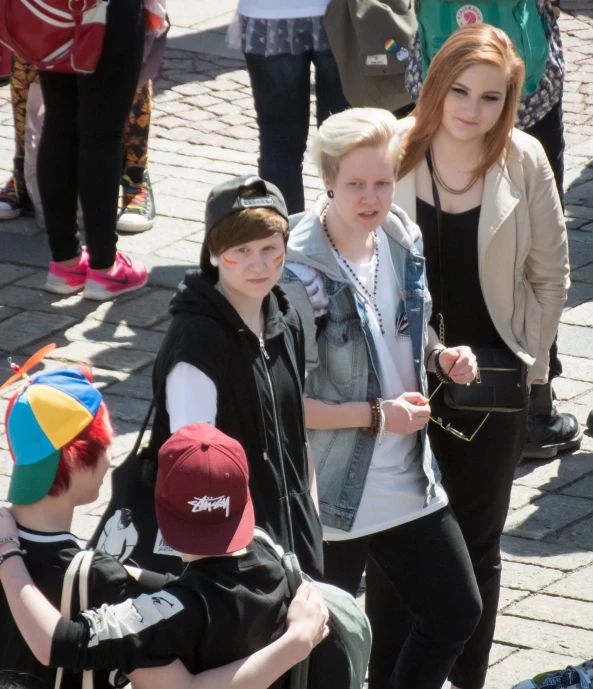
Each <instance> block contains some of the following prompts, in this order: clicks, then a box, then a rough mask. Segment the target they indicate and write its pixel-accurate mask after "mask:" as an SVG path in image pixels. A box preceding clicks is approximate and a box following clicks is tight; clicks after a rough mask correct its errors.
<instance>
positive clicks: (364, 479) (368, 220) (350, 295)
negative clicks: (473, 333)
mask: <svg viewBox="0 0 593 689" xmlns="http://www.w3.org/2000/svg"><path fill="white" fill-rule="evenodd" d="M398 129H399V127H398V125H397V121H396V119H395V117H393V115H391V114H390V113H389V112H387V111H385V110H378V109H373V108H358V109H357V108H355V109H352V110H348V111H345V112H343V113H339V114H336V115H333V116H331V117H330V118H328V119H327V120H326V121H325V122H324V123H323V125H322V126H321V127H320V129H319V132H318V134H317V136H316V138H315V140H314V144H313V153H314V156H315V158H316V161H317V164H318V166H319V169H320V172H321V176H322V178H323V183H324V185H325V188H326V194H324V195H323V197H321V198H320V199H319V200H318V202H317V204H316V205H315V207H314V208H312V209H311V210H310V211H309V212H307V213H306V214H303V215H302V216H298V217H297V218H293V220H294V221H296V225H295V226H294V227H293V229H292V231H291V233H290V237H289V242H288V250H287V261H288V262H287V265H286V268H285V271H284V274H283V279H282V286H283V288H284V290H285V291H286V293H287V294H288V296H289V298H290V301H291V303H292V304H293V306H294V307H295V308H296V309H297V310H298V311H299V314H300V316H301V319H302V321H303V327H304V330H305V336H306V344H307V346H306V359H307V362H306V364H307V369H308V375H307V378H306V382H305V416H306V425H307V431H308V437H309V441H310V443H311V450H312V452H313V457H314V461H315V464H316V469H317V476H318V491H319V505H320V513H321V520H322V522H323V525H324V541H325V542H324V562H325V573H324V579H325V581H327V582H329V583H332V584H334V585H337V586H340V587H342V588H344V589H346V590H347V591H350V592H351V593H352V594H356V592H357V590H358V587H359V584H360V581H361V577H362V574H363V571H364V568H365V566H366V564H367V562H369V561H371V560H372V561H374V562H376V563H377V564H378V566H379V567H380V568H381V570H382V571H383V572H384V574H385V575H386V576H387V577H388V579H389V581H390V582H391V584H392V586H393V587H394V588H395V590H396V591H397V593H398V596H399V597H400V599H401V600H402V602H403V603H404V604H405V605H406V606H407V607H408V608H409V609H410V610H411V611H412V613H413V614H414V615H415V621H414V625H413V628H412V630H411V632H410V633H409V635H408V636H407V638H406V639H405V641H404V642H403V643H402V644H398V643H397V640H396V639H395V638H394V635H393V633H392V631H391V630H392V628H393V626H394V622H395V620H394V619H393V618H392V617H390V614H389V611H388V610H387V609H384V612H383V614H380V613H379V614H376V615H373V619H372V622H373V623H374V628H373V637H374V639H373V644H374V645H377V644H378V645H385V644H387V645H390V646H391V648H392V654H393V660H394V666H395V670H394V672H393V675H392V676H391V679H390V680H389V687H395V688H398V689H404V688H406V689H407V688H408V687H414V689H440V688H441V687H442V685H443V683H444V682H445V680H446V679H447V676H448V673H449V671H450V669H451V667H452V666H453V664H454V662H455V659H456V658H457V656H458V655H459V654H460V653H461V651H462V649H463V646H464V644H465V641H466V639H468V638H469V637H470V636H471V634H472V632H473V630H474V628H475V626H476V624H477V623H478V620H479V618H480V614H481V604H480V598H479V593H478V590H477V586H476V582H475V577H474V574H473V572H472V568H471V563H470V559H469V555H468V553H467V549H466V546H465V543H464V541H463V537H462V535H461V531H460V529H459V526H458V524H457V521H456V519H455V516H454V514H453V512H452V511H451V509H450V507H449V506H448V499H447V495H446V493H445V491H444V490H443V488H442V487H441V485H440V482H439V472H438V468H437V466H436V464H435V461H434V458H433V455H432V452H431V450H430V446H429V443H428V439H427V434H426V425H427V424H428V421H429V419H430V414H431V412H430V405H429V399H427V396H426V390H427V383H426V369H427V366H429V365H430V368H432V369H433V370H435V367H436V370H437V371H442V372H444V374H447V375H448V376H449V377H450V378H451V379H452V380H454V381H455V382H456V383H469V382H470V381H472V380H473V378H474V376H475V374H476V360H475V356H474V355H473V353H472V351H471V350H470V349H469V348H468V347H464V346H457V347H451V348H445V347H443V346H442V345H440V344H439V342H438V338H437V336H436V333H435V332H434V330H433V329H432V328H431V327H430V326H428V319H429V316H430V310H431V301H430V295H429V293H428V290H427V287H426V280H425V272H424V259H423V257H422V242H421V236H420V231H419V228H418V226H417V225H415V224H414V223H413V222H411V221H410V219H409V218H408V217H407V216H406V214H405V213H404V212H403V211H402V210H401V209H399V208H398V207H397V206H395V205H393V193H394V185H395V167H396V163H397V158H398V155H399V136H398ZM435 570H438V571H436V572H435ZM372 593H373V592H372V591H371V590H369V588H368V587H367V601H368V600H369V599H371V598H372ZM374 653H375V649H374V650H373V655H374ZM373 655H372V656H371V665H370V668H369V689H384V687H385V686H386V681H383V680H382V679H381V678H378V677H377V676H376V672H375V668H374V666H373Z"/></svg>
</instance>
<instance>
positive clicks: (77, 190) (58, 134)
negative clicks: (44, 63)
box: [37, 0, 144, 269]
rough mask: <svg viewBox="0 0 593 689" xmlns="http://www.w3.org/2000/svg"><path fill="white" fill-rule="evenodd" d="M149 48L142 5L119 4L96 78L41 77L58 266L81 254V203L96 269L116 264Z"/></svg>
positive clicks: (112, 7) (48, 203)
mask: <svg viewBox="0 0 593 689" xmlns="http://www.w3.org/2000/svg"><path fill="white" fill-rule="evenodd" d="M143 49H144V16H143V3H142V0H113V1H112V2H111V3H109V9H108V11H107V25H106V29H105V40H104V43H103V51H102V53H101V57H100V59H99V63H98V65H97V69H96V70H95V72H94V73H93V74H89V75H85V76H79V75H74V74H58V73H55V72H41V73H40V77H41V90H42V92H43V99H44V101H45V120H44V124H43V135H42V138H41V143H40V146H39V155H38V159H37V176H38V182H39V192H40V195H41V202H42V205H43V213H44V216H45V221H46V225H47V234H48V239H49V246H50V249H51V254H52V259H53V260H54V261H67V260H69V259H71V258H74V257H76V256H77V255H79V254H80V252H81V246H80V240H79V237H78V232H77V226H76V205H77V198H78V197H80V202H81V205H82V211H83V216H84V227H85V235H86V244H87V247H88V250H89V253H90V261H91V268H95V269H102V268H109V267H110V266H111V265H113V263H114V261H115V252H116V243H117V232H116V230H115V225H116V222H117V210H118V209H117V205H118V195H119V184H120V177H121V150H122V140H123V134H124V128H125V124H126V120H127V118H128V115H129V113H130V108H131V107H132V101H133V99H134V93H135V91H136V87H137V85H138V77H139V75H140V67H141V63H142V53H143Z"/></svg>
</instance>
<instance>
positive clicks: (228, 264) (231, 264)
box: [222, 256, 237, 270]
mask: <svg viewBox="0 0 593 689" xmlns="http://www.w3.org/2000/svg"><path fill="white" fill-rule="evenodd" d="M222 265H223V266H224V267H225V268H228V269H229V270H233V269H234V268H235V266H236V265H237V261H230V260H229V259H228V258H227V257H226V256H222Z"/></svg>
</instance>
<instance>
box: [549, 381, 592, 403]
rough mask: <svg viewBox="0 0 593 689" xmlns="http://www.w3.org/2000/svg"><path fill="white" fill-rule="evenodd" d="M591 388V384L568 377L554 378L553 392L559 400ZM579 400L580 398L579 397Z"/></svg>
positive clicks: (569, 397) (575, 395)
mask: <svg viewBox="0 0 593 689" xmlns="http://www.w3.org/2000/svg"><path fill="white" fill-rule="evenodd" d="M592 389H593V384H592V383H588V382H585V381H582V380H571V379H570V378H554V392H555V393H556V398H557V399H559V400H571V399H573V398H575V397H579V396H580V395H583V394H585V393H586V392H588V391H590V390H592ZM579 402H581V400H580V399H579Z"/></svg>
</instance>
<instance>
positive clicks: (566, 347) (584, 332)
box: [558, 268, 593, 359]
mask: <svg viewBox="0 0 593 689" xmlns="http://www.w3.org/2000/svg"><path fill="white" fill-rule="evenodd" d="M583 270H585V269H584V268H583ZM577 272H578V271H577ZM591 278H592V281H593V272H592V273H591ZM577 308H578V307H577ZM590 337H591V336H590V331H589V330H588V329H587V328H584V327H581V326H578V325H566V324H565V323H560V327H559V328H558V349H559V351H560V354H571V355H572V356H580V357H585V358H587V359H592V358H593V348H592V347H591V341H590Z"/></svg>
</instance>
